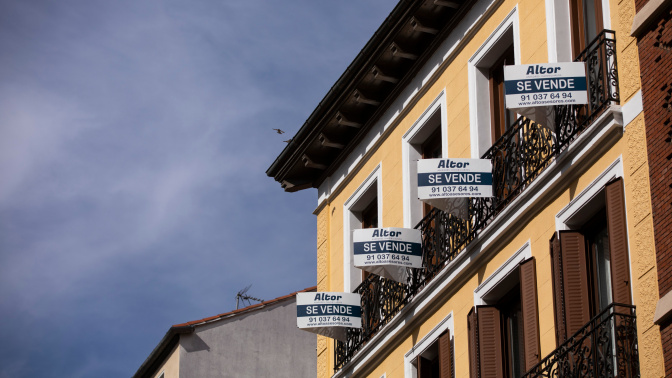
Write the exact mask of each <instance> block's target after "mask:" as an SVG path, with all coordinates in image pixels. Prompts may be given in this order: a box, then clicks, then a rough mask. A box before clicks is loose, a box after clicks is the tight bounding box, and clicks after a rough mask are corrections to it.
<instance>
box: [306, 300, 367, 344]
mask: <svg viewBox="0 0 672 378" xmlns="http://www.w3.org/2000/svg"><path fill="white" fill-rule="evenodd" d="M296 325H297V326H298V327H299V328H302V329H305V330H306V331H311V332H314V333H317V334H320V335H324V336H328V337H332V338H336V339H341V338H342V337H344V335H345V333H344V332H338V331H337V330H335V329H334V327H336V328H339V327H350V328H362V308H361V295H359V294H356V293H338V292H322V293H316V292H312V293H297V294H296Z"/></svg>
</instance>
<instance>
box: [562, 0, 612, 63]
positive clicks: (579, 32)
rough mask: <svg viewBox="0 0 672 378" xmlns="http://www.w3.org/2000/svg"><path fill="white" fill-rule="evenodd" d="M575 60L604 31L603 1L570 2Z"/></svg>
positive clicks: (583, 0)
mask: <svg viewBox="0 0 672 378" xmlns="http://www.w3.org/2000/svg"><path fill="white" fill-rule="evenodd" d="M569 15H570V22H571V29H572V54H573V56H574V58H576V57H577V56H579V54H580V53H581V52H582V51H583V50H585V49H586V47H588V44H589V43H590V41H592V40H593V39H595V37H597V34H598V33H600V32H601V31H602V29H604V27H603V22H602V19H603V18H602V0H569Z"/></svg>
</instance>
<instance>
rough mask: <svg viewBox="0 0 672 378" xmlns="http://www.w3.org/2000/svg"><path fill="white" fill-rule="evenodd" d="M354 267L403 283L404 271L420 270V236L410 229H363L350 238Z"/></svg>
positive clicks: (406, 274)
mask: <svg viewBox="0 0 672 378" xmlns="http://www.w3.org/2000/svg"><path fill="white" fill-rule="evenodd" d="M352 240H353V248H352V250H353V251H354V255H355V267H357V268H360V269H362V270H366V271H367V272H371V273H374V274H377V275H379V276H382V277H385V278H389V279H392V280H395V281H398V282H403V283H406V278H407V276H408V273H407V271H406V268H422V235H421V233H420V230H416V229H412V228H397V227H388V228H364V229H360V230H355V231H354V232H353V235H352Z"/></svg>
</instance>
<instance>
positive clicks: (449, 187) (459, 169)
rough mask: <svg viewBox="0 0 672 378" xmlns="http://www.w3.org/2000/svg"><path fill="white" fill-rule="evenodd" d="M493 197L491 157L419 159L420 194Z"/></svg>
mask: <svg viewBox="0 0 672 378" xmlns="http://www.w3.org/2000/svg"><path fill="white" fill-rule="evenodd" d="M456 197H492V162H491V161H490V160H488V159H421V160H418V198H419V199H421V200H432V199H440V198H456Z"/></svg>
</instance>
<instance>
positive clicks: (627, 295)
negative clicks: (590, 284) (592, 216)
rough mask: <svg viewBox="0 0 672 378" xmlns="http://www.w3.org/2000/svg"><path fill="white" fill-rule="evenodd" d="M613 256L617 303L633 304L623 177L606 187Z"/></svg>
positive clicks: (610, 251)
mask: <svg viewBox="0 0 672 378" xmlns="http://www.w3.org/2000/svg"><path fill="white" fill-rule="evenodd" d="M604 194H605V201H606V207H607V228H608V230H609V253H610V255H611V256H610V257H611V287H612V293H613V301H614V302H615V303H623V304H632V297H631V287H630V262H629V258H628V227H627V222H626V218H625V196H624V190H623V179H622V178H619V179H617V180H615V181H612V182H610V183H609V184H607V185H606V186H605V187H604Z"/></svg>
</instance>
